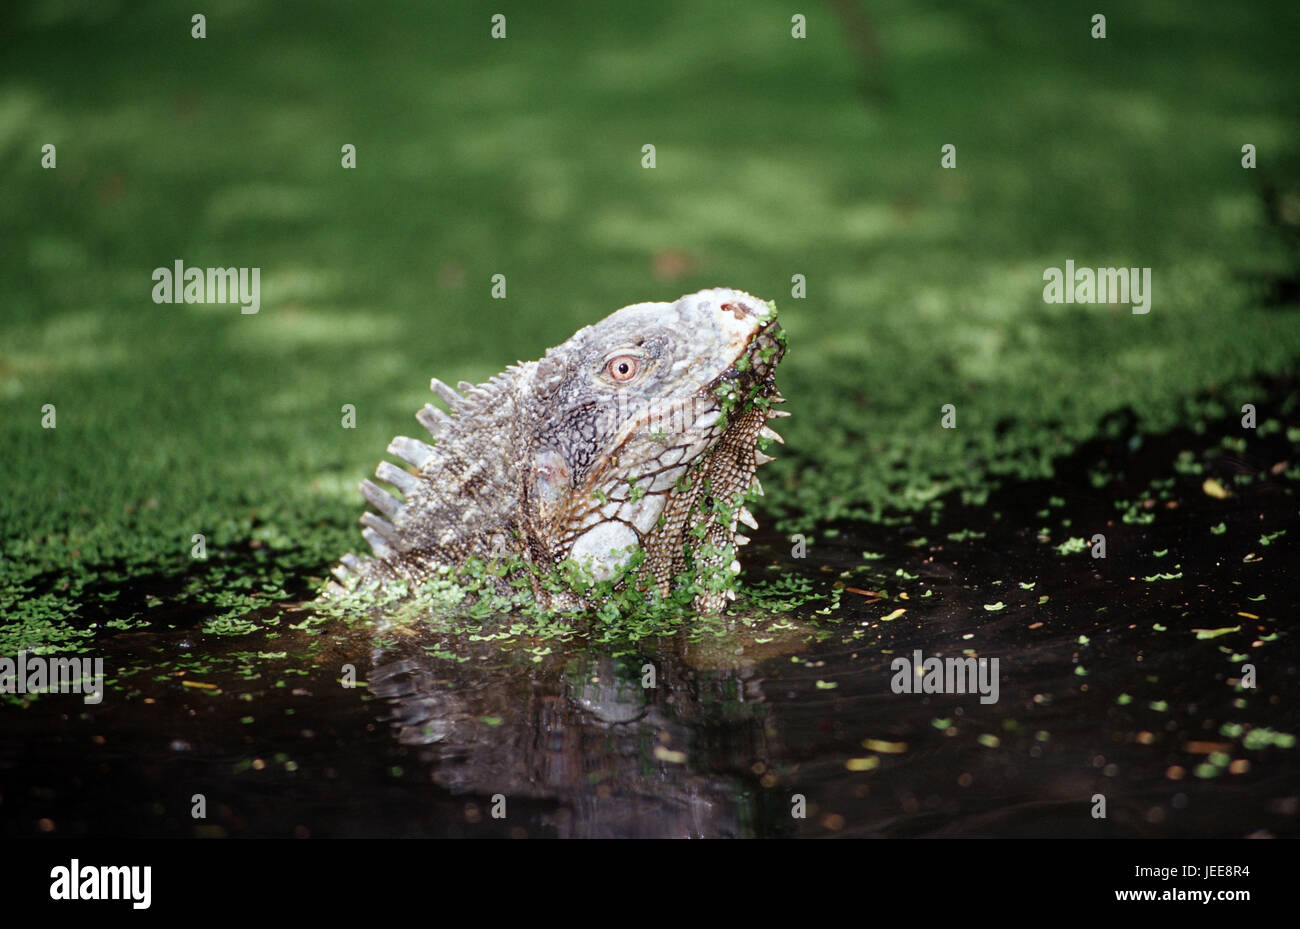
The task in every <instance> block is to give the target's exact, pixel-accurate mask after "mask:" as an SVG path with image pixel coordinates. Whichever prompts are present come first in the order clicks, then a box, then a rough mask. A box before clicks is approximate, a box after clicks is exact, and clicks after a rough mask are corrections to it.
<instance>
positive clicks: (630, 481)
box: [331, 288, 786, 612]
mask: <svg viewBox="0 0 1300 929" xmlns="http://www.w3.org/2000/svg"><path fill="white" fill-rule="evenodd" d="M773 317H774V313H773V312H772V311H771V310H770V308H769V306H768V305H767V304H766V303H764V302H763V301H761V300H758V299H756V298H755V297H752V296H750V295H749V294H746V293H743V292H741V291H736V290H728V289H721V288H720V289H715V290H704V291H700V292H699V293H696V294H689V295H687V296H684V297H682V298H681V299H680V300H678V301H676V302H675V303H639V304H635V305H633V306H628V307H624V308H623V309H621V310H618V311H617V312H615V313H613V314H612V315H610V316H608V317H606V318H605V319H603V320H601V321H600V322H599V323H596V324H595V325H593V326H587V327H585V328H583V329H580V330H579V331H578V332H576V333H575V334H574V335H573V337H572V338H570V339H569V340H568V341H567V342H565V343H564V344H562V345H559V346H556V347H555V348H552V349H551V350H550V351H548V352H547V353H546V355H545V356H544V357H543V358H542V359H541V360H540V361H535V362H526V363H520V364H518V365H513V366H511V367H509V368H507V369H506V370H505V371H504V372H502V373H501V374H499V375H497V376H496V377H494V378H492V379H491V380H489V381H488V382H487V383H485V384H479V385H477V386H476V385H472V384H467V383H463V382H462V383H461V384H460V385H459V387H460V391H461V392H460V393H457V392H456V391H454V390H452V389H451V388H450V387H447V386H446V385H445V384H443V383H442V382H441V381H438V380H437V379H435V380H434V381H433V382H432V385H431V386H432V388H433V391H434V393H436V394H437V395H438V396H439V397H441V398H442V399H443V401H444V402H445V403H446V404H447V408H448V412H443V411H442V410H440V409H438V408H436V407H434V406H432V405H426V406H425V407H424V409H423V410H421V411H420V412H419V413H417V414H416V418H417V419H419V421H420V422H421V424H423V425H424V426H425V428H427V429H428V430H429V432H430V434H431V435H432V436H433V438H434V440H435V442H434V444H433V445H428V444H426V443H424V442H420V441H418V440H415V439H410V438H405V437H402V436H399V437H397V438H395V439H394V440H393V442H392V443H391V444H390V445H389V447H388V451H389V452H390V453H391V454H394V455H396V456H398V457H399V458H401V459H402V460H404V461H406V462H408V463H409V464H410V465H411V466H412V469H411V470H404V469H402V468H398V467H396V466H395V465H393V464H391V463H389V462H387V461H385V462H381V463H380V465H379V468H378V469H377V470H376V472H375V474H376V476H377V477H378V478H379V479H380V480H382V481H384V482H386V483H388V484H390V485H392V487H393V488H395V490H396V491H397V492H399V493H400V495H401V499H399V498H398V497H396V496H394V495H393V494H390V493H389V492H388V491H386V490H385V489H383V488H381V487H380V486H379V485H377V484H376V483H374V482H373V481H370V480H366V481H363V482H362V484H361V491H362V493H363V494H364V495H365V497H366V499H367V500H368V501H369V502H370V503H371V505H372V506H373V507H374V508H375V509H376V510H378V511H379V513H378V514H376V513H370V512H368V513H366V514H364V515H363V516H362V518H361V521H362V523H363V524H364V525H365V527H366V528H365V529H364V530H363V534H364V535H365V537H366V540H367V541H368V542H369V543H370V546H371V548H372V549H373V551H374V555H373V557H366V558H358V557H356V556H354V555H346V556H344V557H343V559H342V561H341V563H340V564H339V565H338V567H336V568H335V569H334V574H335V576H336V577H338V578H339V580H340V581H341V582H342V584H343V586H344V587H345V588H355V587H357V586H366V585H375V586H382V585H383V584H384V583H385V582H388V581H391V580H393V579H405V580H408V581H411V582H414V583H416V584H418V583H419V582H420V581H422V580H424V579H426V578H428V577H430V576H431V575H432V574H433V573H434V572H436V571H437V570H438V569H439V568H441V567H444V566H450V567H453V568H454V567H456V566H458V565H461V564H463V563H464V562H465V561H466V560H467V559H469V558H478V559H482V560H484V561H489V562H490V561H494V560H507V559H511V558H520V559H522V560H523V561H524V562H527V563H530V564H531V565H533V566H535V567H538V568H551V567H553V566H555V565H557V564H559V563H560V562H562V561H564V560H565V559H570V558H571V559H573V560H574V561H575V562H577V563H578V564H579V565H582V566H583V567H584V568H586V569H587V570H589V571H590V572H591V573H592V575H593V576H594V578H595V579H596V580H607V579H609V578H611V577H614V576H616V575H617V574H618V572H619V570H620V569H621V568H622V567H623V566H624V565H625V564H626V563H627V561H628V559H629V558H630V557H631V555H632V554H633V553H634V552H636V551H637V550H638V549H639V550H641V551H642V552H644V555H645V558H644V561H643V562H642V564H641V566H640V568H639V577H640V579H641V580H640V581H639V583H641V584H642V586H653V587H655V588H657V589H658V590H659V592H660V593H662V594H664V595H665V596H667V595H668V594H669V593H671V592H672V590H673V588H674V584H676V583H679V582H680V580H681V577H682V575H683V574H684V572H687V571H688V570H690V571H693V572H695V573H697V574H698V573H699V572H701V571H703V572H714V573H716V572H718V571H727V570H729V571H732V572H737V571H739V570H740V566H739V563H738V562H736V561H735V560H734V554H733V552H734V548H735V547H736V546H737V545H743V544H744V543H745V542H747V541H748V539H746V538H745V537H744V536H742V535H738V533H737V522H744V523H745V524H746V525H749V526H754V525H755V523H754V520H753V517H752V516H751V515H750V514H749V512H748V511H747V510H745V509H744V507H743V505H742V497H743V496H744V495H745V494H749V493H761V492H762V491H761V488H760V487H759V486H758V481H757V480H756V478H755V477H754V470H755V468H756V467H757V465H758V464H761V463H762V462H764V461H766V460H768V459H767V457H766V456H765V455H763V454H762V453H761V452H760V451H758V449H757V442H758V439H759V437H760V436H766V437H768V438H776V439H779V437H777V436H776V435H775V433H773V432H772V431H771V430H770V429H768V428H767V426H766V425H765V423H766V421H767V419H769V418H772V417H774V416H782V415H786V414H784V413H780V412H777V411H775V410H773V409H772V408H771V406H770V404H772V403H781V402H784V401H783V400H782V398H781V397H780V394H779V393H778V392H777V389H776V385H775V382H774V380H773V373H774V371H775V368H776V365H777V362H778V361H779V360H780V358H781V354H782V352H783V350H784V334H783V333H782V332H781V330H780V328H779V327H778V326H777V325H776V323H775V321H774V320H773ZM724 407H725V408H726V410H725V412H724ZM380 514H382V515H380ZM331 586H332V589H333V590H334V591H335V592H337V591H338V590H339V586H338V585H331ZM715 586H716V585H715ZM723 587H724V589H712V590H702V591H700V592H698V593H697V594H696V595H695V597H694V600H693V605H694V607H695V609H697V610H699V611H701V612H718V611H720V610H721V609H722V608H723V607H724V606H725V604H726V601H727V598H728V597H733V598H734V592H733V591H732V590H731V589H730V588H729V586H726V585H723ZM534 591H535V593H536V595H537V597H538V599H539V602H540V603H541V605H543V606H545V607H549V608H552V609H567V608H572V607H574V606H580V605H583V604H584V600H583V597H582V596H581V595H580V594H579V593H576V592H575V593H573V594H562V595H556V594H553V593H550V592H548V591H547V590H545V589H543V588H541V587H539V586H538V585H537V584H536V583H534Z"/></svg>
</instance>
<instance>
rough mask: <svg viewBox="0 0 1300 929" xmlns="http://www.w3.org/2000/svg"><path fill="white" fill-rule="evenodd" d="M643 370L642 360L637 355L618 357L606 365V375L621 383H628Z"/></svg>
mask: <svg viewBox="0 0 1300 929" xmlns="http://www.w3.org/2000/svg"><path fill="white" fill-rule="evenodd" d="M640 370H641V359H640V358H638V357H636V355H617V356H615V357H614V358H611V359H609V361H608V362H606V364H605V373H606V374H608V375H609V376H610V377H611V378H613V379H614V380H616V381H618V382H619V383H626V382H627V381H630V380H632V378H634V377H636V375H637V372H638V371H640Z"/></svg>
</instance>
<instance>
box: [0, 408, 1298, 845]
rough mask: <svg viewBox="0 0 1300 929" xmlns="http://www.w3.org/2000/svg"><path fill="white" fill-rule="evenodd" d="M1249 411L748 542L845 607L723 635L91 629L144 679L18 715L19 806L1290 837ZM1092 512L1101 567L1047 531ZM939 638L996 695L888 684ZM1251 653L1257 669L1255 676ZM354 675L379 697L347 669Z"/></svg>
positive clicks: (157, 818)
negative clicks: (817, 531)
mask: <svg viewBox="0 0 1300 929" xmlns="http://www.w3.org/2000/svg"><path fill="white" fill-rule="evenodd" d="M1294 396H1295V395H1294V394H1292V398H1293V399H1294ZM1291 409H1292V413H1294V406H1293V407H1292V408H1291ZM1296 418H1297V417H1295V416H1294V415H1293V416H1292V419H1296ZM1291 425H1292V426H1295V425H1296V423H1295V422H1292V423H1291ZM1229 428H1230V427H1229V425H1225V426H1224V427H1223V430H1221V431H1216V430H1213V429H1211V430H1207V431H1205V432H1204V433H1201V434H1198V433H1194V432H1190V431H1188V432H1183V433H1178V434H1174V435H1167V436H1161V437H1149V436H1148V437H1140V436H1138V435H1137V434H1136V433H1134V432H1133V430H1132V427H1131V426H1130V425H1129V424H1128V423H1127V422H1126V421H1125V419H1124V418H1123V417H1119V418H1117V419H1116V420H1115V422H1113V423H1111V424H1109V426H1108V431H1109V433H1110V435H1111V438H1108V439H1104V440H1099V441H1096V442H1093V443H1091V444H1090V445H1088V446H1087V447H1085V448H1083V449H1081V450H1079V451H1078V452H1077V453H1076V454H1074V455H1072V456H1071V457H1070V458H1068V459H1065V460H1062V461H1060V462H1058V467H1057V474H1058V476H1057V478H1055V479H1054V480H1052V481H1040V482H1035V483H1032V484H1027V485H1026V484H1018V485H1016V486H1014V487H1010V488H1008V489H1006V490H1003V491H998V492H995V493H993V494H992V495H991V496H990V498H989V499H988V501H987V502H986V503H984V504H983V505H980V506H971V507H963V506H962V505H961V504H960V503H959V502H957V501H949V502H948V505H947V506H945V507H944V508H943V510H942V511H941V515H940V517H939V520H938V523H937V524H933V525H932V524H931V522H930V519H929V517H928V516H926V517H924V518H923V519H920V520H913V521H909V522H904V523H900V524H899V525H896V526H890V527H882V526H862V525H842V526H838V527H835V528H836V529H837V530H838V533H839V534H838V535H835V536H827V535H826V534H825V533H823V536H822V537H820V538H817V539H816V540H815V541H814V542H813V544H812V545H810V546H809V548H808V550H807V557H806V558H804V559H795V558H792V557H791V554H790V543H789V541H788V540H786V539H783V538H780V537H777V536H775V535H773V534H771V533H767V534H763V533H759V534H757V536H756V539H755V544H754V545H753V546H751V548H750V549H748V550H747V552H748V563H747V567H746V570H747V574H746V577H747V579H749V580H751V581H757V580H762V579H770V578H772V577H775V576H779V575H783V574H784V575H789V574H797V575H800V576H806V577H808V578H811V579H813V581H814V582H815V583H816V585H818V589H819V590H821V591H823V592H824V593H826V594H827V595H829V592H830V590H831V589H832V585H835V584H839V585H842V587H843V589H842V590H841V593H840V597H841V599H840V602H839V606H838V607H837V608H834V609H831V610H829V611H827V612H826V613H823V614H819V613H818V612H817V611H818V610H819V609H824V608H825V607H826V605H827V603H828V602H829V600H828V597H827V596H823V597H822V598H821V599H820V600H819V601H818V602H814V603H810V604H807V605H804V606H802V607H799V608H797V609H795V610H794V611H792V612H790V613H789V614H786V615H785V616H783V617H779V618H778V619H777V620H775V621H774V620H773V619H771V618H770V617H766V618H764V619H763V620H762V621H761V622H757V623H754V624H752V625H748V624H747V623H746V622H745V618H746V616H745V614H744V613H743V612H742V613H741V614H739V615H737V616H733V617H731V618H729V619H728V620H727V621H726V624H725V626H723V627H722V628H720V629H717V630H715V631H711V632H709V633H708V634H707V635H700V636H691V635H688V634H686V633H684V632H683V633H678V634H676V635H673V636H670V637H665V638H658V639H646V640H641V641H640V642H637V643H635V644H633V645H626V644H625V645H621V646H596V645H592V644H590V642H589V641H588V640H585V639H583V638H581V637H575V638H574V639H573V640H571V641H569V642H567V643H559V642H556V641H554V640H551V641H546V642H537V643H529V642H522V643H521V642H520V641H518V640H516V641H514V642H513V643H512V644H511V645H510V646H508V647H506V646H502V645H501V644H499V643H497V642H492V641H468V640H466V639H465V638H464V637H458V636H449V635H446V634H431V633H425V632H424V631H422V630H421V629H420V628H419V627H418V626H417V627H415V628H405V627H403V628H389V627H387V626H386V625H385V624H384V623H382V622H380V623H378V624H372V623H351V624H349V623H344V622H340V621H333V622H331V624H330V625H328V626H326V627H325V628H324V630H323V631H319V634H313V632H310V631H308V630H294V629H292V628H290V624H291V623H293V622H296V621H297V615H306V614H297V615H295V614H289V615H288V616H286V617H285V619H284V620H283V621H282V623H281V625H280V627H278V631H277V633H276V634H275V637H274V639H272V638H271V637H270V636H269V635H267V634H263V633H258V634H254V635H252V636H245V637H241V638H233V639H232V638H221V637H216V636H204V635H203V634H202V633H200V632H199V631H198V628H199V627H198V622H199V620H201V619H202V618H203V617H202V616H200V615H197V614H196V615H194V616H185V615H183V614H182V613H181V612H180V611H177V612H176V613H175V614H174V615H173V617H172V621H173V622H176V623H177V625H178V626H179V627H180V628H178V629H177V630H174V631H168V632H134V633H122V634H118V635H116V636H112V637H108V638H102V639H100V640H99V641H97V643H96V648H97V650H98V653H99V654H103V655H104V657H105V659H106V664H107V665H108V667H109V668H131V669H135V670H134V672H133V673H129V674H126V675H124V676H123V678H122V680H121V681H120V682H119V684H118V685H117V688H116V690H114V689H110V692H109V694H108V696H107V698H106V699H105V701H104V703H103V704H101V705H99V706H86V705H83V704H82V702H81V700H80V697H77V696H74V695H47V696H42V697H41V698H39V699H37V700H35V701H33V702H32V703H31V705H30V706H28V707H26V708H18V707H14V706H6V707H4V708H3V719H4V727H3V734H2V735H0V802H2V806H0V810H2V811H3V812H2V814H0V821H2V822H3V824H4V828H5V830H6V833H7V834H8V835H44V834H48V835H63V836H70V835H71V836H78V835H121V834H127V835H179V836H192V835H198V836H295V835H297V836H317V837H319V836H495V835H500V836H820V835H855V836H942V835H984V836H1083V837H1094V836H1162V837H1190V836H1217V837H1237V836H1247V835H1275V836H1294V835H1297V834H1300V829H1298V828H1297V823H1298V822H1300V816H1298V810H1300V758H1298V755H1297V748H1296V747H1295V745H1294V741H1293V740H1292V741H1290V742H1288V739H1287V736H1288V735H1290V736H1294V735H1295V734H1296V733H1297V730H1300V724H1298V720H1297V716H1298V715H1300V713H1298V711H1297V705H1298V704H1300V674H1298V670H1297V664H1298V663H1297V652H1296V648H1295V639H1294V626H1295V618H1296V615H1297V606H1298V605H1300V603H1298V601H1300V593H1298V591H1300V585H1298V584H1297V574H1296V565H1297V558H1296V543H1297V535H1298V534H1300V530H1298V529H1297V519H1296V517H1297V505H1298V504H1297V497H1296V494H1295V488H1296V480H1295V479H1294V474H1295V468H1296V464H1297V462H1298V461H1300V457H1298V456H1297V448H1296V443H1295V442H1294V441H1291V440H1289V439H1288V438H1287V434H1286V430H1285V428H1283V429H1282V430H1280V431H1274V432H1273V433H1271V434H1270V435H1267V436H1259V435H1255V434H1250V435H1248V436H1247V439H1246V441H1245V444H1244V445H1243V444H1240V443H1236V442H1234V441H1230V442H1229V443H1227V444H1226V445H1225V444H1224V443H1222V442H1221V441H1220V440H1221V437H1222V436H1223V435H1224V434H1228V433H1229ZM1233 434H1235V435H1241V432H1240V430H1236V431H1235V432H1234V433H1233ZM1293 434H1294V433H1293ZM1180 453H1183V455H1182V458H1181V460H1180ZM1198 467H1199V468H1200V471H1199V473H1198V472H1197V470H1196V469H1197V468H1198ZM1288 470H1289V471H1290V473H1291V475H1292V476H1290V477H1289V476H1288V474H1287V472H1288ZM1207 478H1209V479H1213V480H1214V481H1217V482H1218V486H1220V487H1223V488H1225V489H1227V490H1229V491H1231V494H1232V495H1231V496H1229V497H1227V498H1226V499H1218V498H1217V497H1215V496H1212V495H1211V494H1210V493H1207V491H1206V486H1205V484H1204V482H1205V481H1206V480H1207ZM1211 490H1213V487H1211ZM1116 500H1121V501H1130V502H1132V503H1133V507H1132V509H1131V510H1130V509H1128V508H1121V507H1117V506H1116V504H1115V501H1116ZM1148 519H1149V521H1148ZM1066 521H1069V525H1068V526H1066V525H1064V523H1065V522H1066ZM1220 524H1222V528H1221V530H1220V531H1216V530H1218V529H1219V527H1220ZM1042 529H1048V530H1050V539H1049V540H1047V541H1044V539H1042V538H1040V530H1042ZM1279 530H1285V532H1284V533H1282V534H1278V533H1279ZM1095 532H1102V533H1104V534H1105V536H1106V544H1107V557H1106V558H1105V559H1094V558H1092V557H1090V554H1089V552H1088V551H1082V552H1073V553H1067V554H1061V553H1058V551H1057V550H1056V549H1055V548H1054V547H1053V546H1055V545H1059V544H1061V543H1062V542H1064V541H1065V540H1066V539H1068V538H1070V537H1072V536H1078V537H1083V538H1088V539H1090V538H1091V537H1092V535H1093V534H1094V533H1095ZM1262 538H1268V542H1267V544H1265V543H1263V542H1262V541H1261V539H1262ZM864 550H865V551H870V552H872V553H875V554H877V555H878V556H880V557H874V558H872V559H864V557H863V552H864ZM1158 553H1163V554H1158ZM900 571H901V572H902V573H901V574H900V573H899V572H900ZM1030 585H1032V586H1030ZM173 586H174V585H173ZM166 589H167V585H166V584H164V583H163V582H159V581H148V582H140V583H138V584H134V585H126V589H124V590H123V595H124V597H125V598H127V599H129V598H131V597H133V596H137V597H138V596H141V595H143V594H146V593H153V594H162V595H163V596H164V599H165V594H166ZM881 591H884V592H886V593H888V594H889V595H890V599H880V598H877V597H875V596H872V594H873V593H876V592H881ZM926 591H930V592H931V593H930V595H929V596H926V595H925V592H926ZM901 593H907V595H908V596H907V599H900V598H899V595H900V594H901ZM1261 597H1262V599H1260V598H1261ZM1042 598H1046V599H1045V600H1043V599H1042ZM999 604H1001V606H1000V607H999V606H998V605H999ZM986 607H995V609H988V608H986ZM899 608H904V609H905V610H906V612H905V613H902V614H901V615H898V616H897V617H896V618H893V619H888V620H886V617H888V616H890V615H891V614H892V613H894V612H895V611H896V610H898V609H899ZM1242 614H1249V616H1243V615H1242ZM505 622H507V623H508V622H509V620H506V621H505ZM191 626H192V627H193V628H187V627H191ZM1223 629H1231V630H1233V631H1229V632H1223V633H1221V634H1220V633H1216V632H1215V631H1217V630H1223ZM1193 630H1208V631H1209V632H1206V633H1202V634H1200V635H1199V636H1198V634H1197V633H1196V632H1194V631H1193ZM1081 637H1082V638H1081ZM916 649H919V650H921V651H922V652H923V654H924V655H925V656H926V657H929V656H931V655H937V656H942V657H949V656H959V655H961V654H962V653H963V650H970V651H969V654H972V655H978V656H980V657H985V658H997V659H998V661H999V667H1000V678H999V680H1000V693H999V700H998V702H997V703H994V704H990V705H985V704H981V703H980V701H979V700H978V698H977V697H976V696H974V695H970V694H966V695H962V694H932V695H915V694H896V693H894V692H892V691H891V688H890V682H891V679H892V678H893V677H894V674H893V672H892V671H891V669H890V662H891V661H892V660H893V659H894V658H895V657H897V656H898V655H904V654H905V655H911V654H912V653H913V651H914V650H916ZM199 659H201V660H199ZM1248 663H1249V664H1252V665H1254V667H1255V669H1256V677H1257V686H1256V687H1254V688H1242V687H1241V686H1239V684H1238V682H1239V680H1240V679H1241V676H1242V666H1243V665H1245V664H1248ZM347 664H351V665H353V666H354V667H355V668H356V674H357V679H358V680H360V681H362V682H363V683H364V684H365V686H360V687H355V688H346V687H344V686H342V685H341V684H340V683H339V679H340V674H341V669H342V667H343V666H344V665H347ZM182 672H183V673H182ZM651 672H652V673H653V677H654V681H653V683H654V685H655V686H653V687H646V686H643V684H644V683H646V675H647V674H648V673H651ZM185 681H189V684H186V683H184V682H185ZM194 684H200V685H204V686H192V685H194ZM1274 733H1276V734H1277V735H1273V734H1274ZM199 794H201V795H203V796H204V797H205V798H206V804H207V811H206V813H207V815H206V819H203V820H195V819H194V818H192V816H191V807H192V804H193V802H194V800H193V798H194V796H195V795H199ZM1097 795H1101V796H1103V797H1104V798H1105V806H1106V815H1105V818H1097V817H1094V815H1093V810H1094V808H1095V806H1096V799H1095V798H1096V796H1097ZM494 807H495V808H496V810H497V812H502V813H504V815H503V816H501V817H500V818H498V817H495V816H494V815H493V811H494ZM800 807H802V810H800ZM797 812H802V813H803V815H802V816H799V815H795V813H797Z"/></svg>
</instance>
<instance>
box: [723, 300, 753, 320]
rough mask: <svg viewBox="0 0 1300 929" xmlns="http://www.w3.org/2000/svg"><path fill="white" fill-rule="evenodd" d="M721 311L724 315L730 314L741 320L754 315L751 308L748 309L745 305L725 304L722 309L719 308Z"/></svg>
mask: <svg viewBox="0 0 1300 929" xmlns="http://www.w3.org/2000/svg"><path fill="white" fill-rule="evenodd" d="M719 309H721V310H722V311H723V312H724V313H730V314H731V315H732V316H734V317H736V319H739V320H744V318H745V317H746V316H752V315H753V314H752V313H750V312H749V308H748V307H746V306H745V305H744V304H743V303H724V304H722V306H721V307H719Z"/></svg>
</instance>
